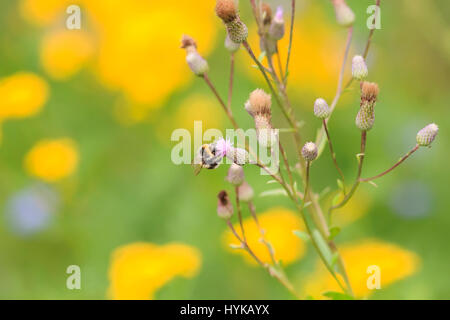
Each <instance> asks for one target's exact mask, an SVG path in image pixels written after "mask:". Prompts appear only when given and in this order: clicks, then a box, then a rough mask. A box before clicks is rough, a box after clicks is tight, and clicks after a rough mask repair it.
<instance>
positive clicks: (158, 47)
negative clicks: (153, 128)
mask: <svg viewBox="0 0 450 320" xmlns="http://www.w3.org/2000/svg"><path fill="white" fill-rule="evenodd" d="M79 4H80V5H81V6H82V7H83V10H82V14H83V16H86V17H88V19H89V23H90V26H93V27H94V30H95V36H96V37H98V40H99V41H98V46H99V48H98V50H97V51H96V52H95V54H96V56H97V59H96V60H97V63H96V66H95V70H96V72H97V73H98V76H99V79H100V80H101V81H102V82H103V84H105V85H106V86H107V87H108V88H110V89H113V90H119V91H122V92H123V93H124V94H125V96H126V97H127V98H129V100H131V102H132V103H131V104H130V105H131V106H132V107H133V108H137V107H139V108H142V111H140V112H139V111H136V110H133V111H132V113H133V114H137V115H139V117H140V118H143V117H142V114H145V111H148V110H151V109H154V108H157V107H160V106H161V104H162V103H163V102H164V100H165V99H166V98H167V97H168V96H169V95H170V93H172V92H173V91H174V90H176V89H178V88H180V87H182V86H183V85H186V84H187V83H188V82H189V81H190V80H192V79H193V75H192V72H190V70H189V68H188V66H187V64H186V61H185V52H184V50H181V49H180V48H179V47H180V40H181V36H182V35H183V34H184V33H186V34H189V35H191V36H193V37H194V38H195V39H196V40H197V42H198V46H199V51H200V52H201V54H202V55H205V56H207V55H208V53H209V52H211V50H212V48H213V45H214V40H215V38H216V34H217V31H218V28H217V26H218V25H219V22H218V19H217V18H216V17H215V14H214V5H215V3H214V1H198V2H196V3H195V5H193V3H192V1H190V0H177V1H142V0H128V1H110V0H96V1H88V0H81V1H79ZM68 5H69V3H68V2H67V1H66V0H22V2H21V11H22V14H23V16H24V17H25V18H26V19H27V20H28V21H30V22H33V23H36V24H38V25H49V24H50V23H51V22H53V21H54V20H58V19H61V17H66V15H67V14H66V13H65V9H66V6H68ZM85 12H86V13H87V14H85ZM83 30H86V29H83ZM67 32H68V33H70V32H73V31H67ZM92 36H93V35H92ZM49 37H51V36H49ZM53 37H55V35H53ZM72 37H74V36H72ZM51 40H52V41H51ZM68 40H70V39H68V35H65V37H62V38H61V36H60V38H56V39H55V38H53V39H52V38H50V39H49V38H47V39H46V40H44V41H46V43H44V44H43V52H42V63H43V65H44V67H45V69H46V70H47V71H48V72H49V73H50V75H52V76H53V77H56V78H63V77H65V76H68V75H70V74H71V73H73V72H75V71H74V70H76V69H78V68H79V65H80V64H81V62H82V61H84V60H85V58H86V56H87V53H88V52H89V50H90V48H89V46H88V45H87V41H86V40H85V39H75V40H74V41H73V43H70V44H68ZM77 43H81V44H82V48H81V52H76V51H75V50H73V49H74V48H75V46H77ZM66 44H67V45H68V47H67V48H65V45H66ZM63 49H64V50H66V51H67V52H68V54H69V56H70V58H69V59H68V58H65V59H67V61H64V58H63V55H64V54H65V52H66V51H64V50H63Z"/></svg>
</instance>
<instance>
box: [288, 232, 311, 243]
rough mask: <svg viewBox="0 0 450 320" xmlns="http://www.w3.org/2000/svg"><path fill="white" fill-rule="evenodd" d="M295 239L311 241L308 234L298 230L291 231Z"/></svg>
mask: <svg viewBox="0 0 450 320" xmlns="http://www.w3.org/2000/svg"><path fill="white" fill-rule="evenodd" d="M292 232H293V233H294V234H295V235H296V236H297V237H299V238H300V239H302V240H303V241H309V240H310V239H311V237H310V236H309V234H307V233H306V232H304V231H300V230H294V231H292Z"/></svg>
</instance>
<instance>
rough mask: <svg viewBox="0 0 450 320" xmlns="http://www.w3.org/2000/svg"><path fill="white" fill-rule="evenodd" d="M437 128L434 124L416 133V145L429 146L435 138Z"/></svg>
mask: <svg viewBox="0 0 450 320" xmlns="http://www.w3.org/2000/svg"><path fill="white" fill-rule="evenodd" d="M438 131H439V127H438V126H437V125H436V124H435V123H431V124H429V125H427V126H426V127H425V128H423V129H421V130H420V131H419V132H418V133H417V137H416V140H417V144H418V145H419V146H429V145H430V144H431V143H432V142H433V141H434V139H435V138H436V136H437V134H438Z"/></svg>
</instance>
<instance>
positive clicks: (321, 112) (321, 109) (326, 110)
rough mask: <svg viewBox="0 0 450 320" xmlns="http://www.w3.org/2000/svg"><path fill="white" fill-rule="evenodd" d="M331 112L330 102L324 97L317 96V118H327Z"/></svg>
mask: <svg viewBox="0 0 450 320" xmlns="http://www.w3.org/2000/svg"><path fill="white" fill-rule="evenodd" d="M330 114H331V109H330V107H329V106H328V103H327V102H326V101H325V100H324V99H322V98H317V99H316V101H314V115H315V116H316V117H317V118H320V119H326V118H328V117H329V116H330Z"/></svg>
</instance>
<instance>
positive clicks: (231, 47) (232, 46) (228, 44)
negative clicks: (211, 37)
mask: <svg viewBox="0 0 450 320" xmlns="http://www.w3.org/2000/svg"><path fill="white" fill-rule="evenodd" d="M240 46H241V44H240V43H236V42H233V41H232V40H231V39H230V36H229V35H228V34H227V37H226V38H225V48H226V49H227V50H228V51H229V52H236V51H238V50H239V47H240Z"/></svg>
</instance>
